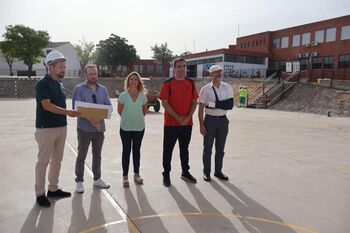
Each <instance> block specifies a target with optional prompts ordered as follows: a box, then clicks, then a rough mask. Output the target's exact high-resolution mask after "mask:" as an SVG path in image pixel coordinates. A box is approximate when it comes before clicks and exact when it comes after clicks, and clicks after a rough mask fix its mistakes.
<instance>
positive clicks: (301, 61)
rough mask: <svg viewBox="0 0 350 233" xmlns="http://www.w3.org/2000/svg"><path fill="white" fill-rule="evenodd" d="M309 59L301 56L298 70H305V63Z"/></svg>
mask: <svg viewBox="0 0 350 233" xmlns="http://www.w3.org/2000/svg"><path fill="white" fill-rule="evenodd" d="M308 61H309V59H308V58H302V59H300V70H307V63H308Z"/></svg>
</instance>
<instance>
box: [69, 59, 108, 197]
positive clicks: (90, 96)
mask: <svg viewBox="0 0 350 233" xmlns="http://www.w3.org/2000/svg"><path fill="white" fill-rule="evenodd" d="M84 73H85V77H86V81H85V82H83V83H81V84H79V85H77V86H76V87H75V89H74V92H73V99H72V103H73V108H74V109H77V110H78V111H80V110H79V107H77V106H75V105H76V104H77V103H78V101H81V102H86V103H91V104H90V105H86V106H85V107H84V108H82V109H81V113H82V115H81V117H78V123H77V131H78V156H77V159H76V163H75V175H76V178H75V182H76V189H75V191H76V192H77V193H83V192H84V185H83V182H84V163H85V159H86V155H87V152H88V149H89V145H90V142H91V144H92V172H93V174H94V186H96V187H100V188H109V187H110V186H109V185H108V184H106V183H105V182H104V181H103V180H102V179H101V151H102V145H103V141H104V131H105V130H106V127H105V122H104V120H103V119H102V118H103V117H104V116H103V114H102V115H99V113H100V112H101V111H99V110H100V109H98V108H97V107H96V109H95V108H94V105H95V104H96V106H98V105H108V107H110V108H111V102H110V99H109V96H108V91H107V89H106V87H104V86H102V85H101V84H98V83H97V81H98V76H97V74H98V72H97V66H96V65H95V64H88V65H86V67H85V69H84ZM89 107H90V109H89ZM94 109H95V110H96V111H95V112H94ZM94 113H95V114H94Z"/></svg>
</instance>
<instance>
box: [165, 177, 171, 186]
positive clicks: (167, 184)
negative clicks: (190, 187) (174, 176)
mask: <svg viewBox="0 0 350 233" xmlns="http://www.w3.org/2000/svg"><path fill="white" fill-rule="evenodd" d="M163 185H164V186H165V187H169V186H170V185H171V182H170V178H169V177H163Z"/></svg>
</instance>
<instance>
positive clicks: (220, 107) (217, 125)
mask: <svg viewBox="0 0 350 233" xmlns="http://www.w3.org/2000/svg"><path fill="white" fill-rule="evenodd" d="M209 72H210V76H211V78H212V81H211V82H210V83H208V84H206V85H205V86H203V87H202V88H201V91H200V94H199V110H198V118H199V125H200V133H201V134H202V135H203V137H204V141H203V146H204V149H203V166H204V169H203V173H204V176H203V179H204V180H205V181H207V182H210V181H211V177H210V172H211V154H212V147H213V144H214V141H215V172H214V176H215V177H217V178H218V179H220V180H228V177H227V176H226V175H225V174H223V173H222V166H223V157H224V154H225V153H224V149H225V143H226V136H227V134H228V124H229V121H228V119H227V117H226V112H227V110H230V109H232V108H233V90H232V87H231V86H230V85H229V84H227V83H225V82H222V81H221V76H222V68H221V67H220V66H219V65H213V66H212V67H210V69H209ZM204 110H205V117H204Z"/></svg>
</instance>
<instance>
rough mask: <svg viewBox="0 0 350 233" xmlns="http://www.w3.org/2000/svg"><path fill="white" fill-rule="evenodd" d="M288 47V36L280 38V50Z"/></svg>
mask: <svg viewBox="0 0 350 233" xmlns="http://www.w3.org/2000/svg"><path fill="white" fill-rule="evenodd" d="M288 47H289V37H288V36H284V37H282V42H281V48H282V49H284V48H288Z"/></svg>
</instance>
